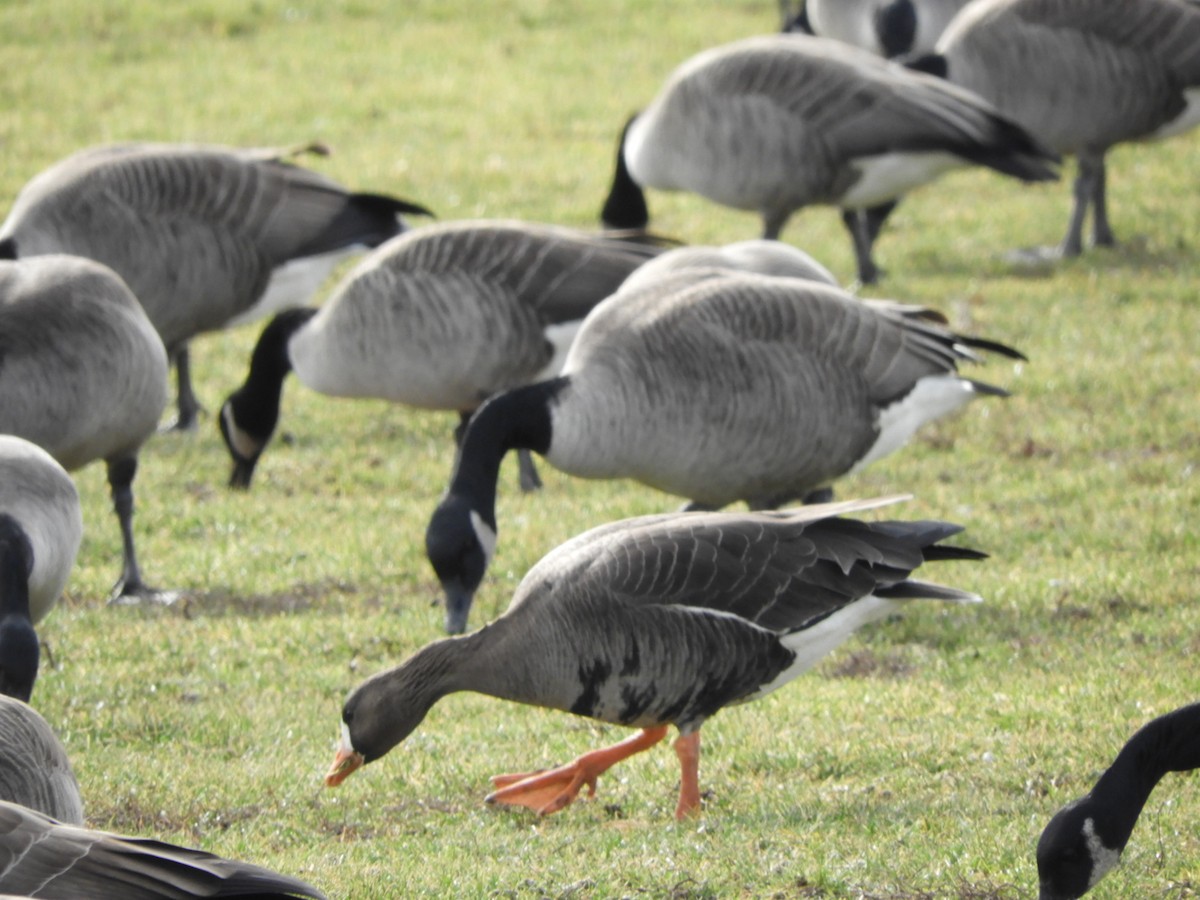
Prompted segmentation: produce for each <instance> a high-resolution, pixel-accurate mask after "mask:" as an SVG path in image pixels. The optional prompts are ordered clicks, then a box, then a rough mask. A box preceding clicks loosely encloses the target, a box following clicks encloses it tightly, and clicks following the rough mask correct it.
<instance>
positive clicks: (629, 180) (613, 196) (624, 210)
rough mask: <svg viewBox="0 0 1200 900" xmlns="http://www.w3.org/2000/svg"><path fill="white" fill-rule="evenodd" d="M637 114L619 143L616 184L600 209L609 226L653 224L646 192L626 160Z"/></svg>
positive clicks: (630, 119) (631, 118)
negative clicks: (628, 142)
mask: <svg viewBox="0 0 1200 900" xmlns="http://www.w3.org/2000/svg"><path fill="white" fill-rule="evenodd" d="M636 119H637V116H636V115H634V116H631V117H630V118H629V120H628V121H627V122H626V123H625V127H624V128H622V129H621V139H620V141H618V143H617V164H616V170H615V171H614V172H613V182H612V187H611V188H610V189H609V192H608V197H607V199H606V200H605V201H604V208H603V209H602V210H601V211H600V221H601V223H603V224H604V226H605V227H606V228H631V229H640V228H645V227H646V226H647V225H648V224H649V223H650V210H649V208H648V207H647V206H646V192H645V191H643V190H642V189H641V187H640V186H639V185H638V183H637V182H636V181H634V180H633V175H631V174H630V172H629V166H628V165H627V164H626V162H625V140H626V138H627V137H628V136H629V129H630V128H631V127H633V123H634V121H635V120H636Z"/></svg>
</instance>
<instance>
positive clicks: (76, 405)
mask: <svg viewBox="0 0 1200 900" xmlns="http://www.w3.org/2000/svg"><path fill="white" fill-rule="evenodd" d="M166 403H167V355H166V351H165V350H164V349H163V344H162V341H161V340H160V339H159V336H158V332H156V331H155V330H154V326H153V325H151V324H150V320H149V319H148V318H147V317H146V313H145V311H144V310H143V309H142V307H141V305H140V304H139V303H138V301H137V299H136V298H135V297H134V296H133V294H132V293H131V292H130V290H129V288H128V287H127V286H126V285H125V283H124V282H123V281H122V280H121V279H120V278H118V277H117V276H116V275H115V274H114V273H113V272H112V271H111V270H110V269H108V268H106V267H105V266H102V265H100V264H99V263H95V262H92V261H91V260H87V259H84V258H82V257H77V256H35V257H30V258H29V259H22V260H16V261H9V260H0V433H2V434H12V435H18V436H20V437H23V438H25V439H26V440H29V441H31V442H33V443H35V444H37V445H38V446H40V447H42V448H44V449H45V450H46V451H47V452H48V453H49V454H50V455H51V456H53V457H54V458H55V459H56V460H58V462H59V463H60V464H61V465H62V466H63V467H64V468H65V469H67V470H68V471H73V470H75V469H78V468H80V467H81V466H84V465H86V464H87V463H89V462H92V461H93V460H97V459H102V460H104V462H105V464H106V466H107V468H108V482H109V486H110V488H111V490H112V499H113V508H114V510H115V512H116V514H117V521H118V523H119V524H120V528H121V538H122V544H123V550H124V552H123V564H122V570H121V576H120V578H119V579H118V580H117V583H116V585H115V586H114V588H113V591H112V594H111V596H110V600H112V601H120V602H138V601H142V600H151V601H168V600H170V599H172V597H173V596H174V595H173V594H172V593H170V592H162V591H157V590H155V589H154V588H151V587H149V586H148V585H147V584H146V583H145V581H144V580H143V579H142V573H141V568H140V566H139V564H138V560H137V554H136V552H135V549H134V540H133V479H134V476H135V475H136V473H137V466H138V451H139V450H140V448H141V446H142V444H143V443H144V442H145V441H146V440H147V439H148V438H149V437H150V436H151V435H152V434H154V431H155V429H156V428H157V425H158V421H159V418H160V417H161V416H162V412H163V409H164V407H165V406H166ZM34 550H35V553H36V552H37V550H38V547H37V546H36V545H35V547H34Z"/></svg>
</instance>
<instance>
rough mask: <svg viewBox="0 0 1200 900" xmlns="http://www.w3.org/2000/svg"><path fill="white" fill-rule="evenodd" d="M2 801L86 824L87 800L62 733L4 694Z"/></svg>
mask: <svg viewBox="0 0 1200 900" xmlns="http://www.w3.org/2000/svg"><path fill="white" fill-rule="evenodd" d="M0 800H6V801H9V802H11V803H17V804H20V805H21V806H27V807H29V808H30V809H35V810H37V811H39V812H42V813H45V814H46V815H48V816H51V817H53V818H55V819H58V820H59V821H61V822H67V823H69V824H73V825H79V824H82V823H83V799H82V797H81V796H80V793H79V783H78V782H77V781H76V780H75V774H74V772H72V771H71V763H70V761H69V760H68V759H67V753H66V750H64V749H63V746H62V744H61V743H60V742H59V740H58V737H57V735H55V734H54V732H53V730H52V729H51V728H50V726H49V725H48V724H47V723H46V720H45V719H43V718H42V717H41V716H40V715H38V713H37V712H36V711H35V710H34V709H33V708H32V707H29V706H27V705H26V704H24V703H22V702H21V701H19V700H14V699H12V698H11V697H0Z"/></svg>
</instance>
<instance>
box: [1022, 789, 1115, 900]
mask: <svg viewBox="0 0 1200 900" xmlns="http://www.w3.org/2000/svg"><path fill="white" fill-rule="evenodd" d="M1096 806H1097V804H1096V803H1095V802H1093V800H1092V798H1091V797H1090V796H1089V797H1084V798H1083V799H1081V800H1076V801H1075V802H1074V803H1071V804H1068V805H1067V806H1064V807H1063V808H1062V809H1061V810H1059V811H1058V813H1056V814H1055V816H1054V818H1052V819H1051V820H1050V822H1049V824H1048V825H1046V829H1045V831H1043V832H1042V836H1041V838H1040V839H1039V840H1038V845H1037V867H1038V884H1039V887H1038V898H1039V900H1075V898H1077V897H1082V896H1083V895H1084V894H1086V893H1087V892H1088V891H1089V890H1091V888H1092V887H1093V886H1095V884H1096V883H1097V882H1098V881H1099V880H1100V879H1101V878H1103V877H1104V876H1105V875H1106V874H1108V872H1109V871H1110V870H1111V869H1112V868H1113V867H1114V866H1115V865H1116V864H1117V863H1118V862H1119V861H1120V859H1121V851H1122V850H1124V848H1125V843H1124V841H1122V840H1120V838H1117V837H1114V836H1113V835H1108V834H1105V833H1104V831H1103V823H1104V822H1105V821H1106V817H1105V816H1104V815H1103V814H1102V812H1101V811H1100V810H1098V809H1097V808H1096ZM1097 823H1101V824H1100V825H1099V826H1098V825H1097Z"/></svg>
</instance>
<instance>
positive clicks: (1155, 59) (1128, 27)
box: [936, 0, 1200, 255]
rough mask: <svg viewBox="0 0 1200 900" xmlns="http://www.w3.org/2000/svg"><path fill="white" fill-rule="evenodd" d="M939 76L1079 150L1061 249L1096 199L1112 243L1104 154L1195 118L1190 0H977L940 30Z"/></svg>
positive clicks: (1196, 30)
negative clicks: (941, 72) (942, 69)
mask: <svg viewBox="0 0 1200 900" xmlns="http://www.w3.org/2000/svg"><path fill="white" fill-rule="evenodd" d="M936 51H937V54H938V55H939V56H940V57H941V58H942V59H944V63H945V69H946V77H947V78H949V79H950V80H951V81H952V82H954V83H955V84H959V85H961V86H963V87H965V88H967V89H968V90H971V91H974V92H976V93H977V94H979V95H980V96H982V97H984V98H985V99H986V100H988V101H989V102H990V103H992V104H993V105H994V106H995V107H996V108H997V109H999V110H1000V111H1001V113H1003V114H1004V115H1006V116H1008V117H1010V118H1011V119H1012V120H1013V121H1015V122H1017V123H1019V124H1020V125H1022V126H1024V127H1025V128H1026V129H1027V130H1028V131H1029V132H1030V133H1031V134H1033V135H1034V136H1035V137H1036V138H1037V139H1038V140H1040V141H1042V142H1043V143H1044V144H1046V145H1047V146H1049V147H1050V148H1051V149H1053V150H1055V151H1056V152H1058V153H1062V154H1074V155H1076V156H1078V158H1079V166H1080V172H1079V178H1078V180H1077V182H1076V186H1075V208H1074V211H1073V213H1072V218H1071V224H1070V227H1069V229H1068V233H1067V237H1066V239H1065V241H1064V243H1063V251H1064V252H1065V253H1066V254H1068V255H1074V254H1078V253H1079V252H1080V250H1081V247H1082V243H1083V238H1082V230H1083V226H1084V217H1085V215H1086V212H1087V209H1088V207H1089V206H1092V207H1093V208H1094V209H1095V215H1096V222H1095V238H1096V242H1097V243H1098V244H1110V243H1112V242H1113V236H1112V232H1111V228H1110V226H1109V224H1108V217H1107V212H1106V209H1105V172H1104V156H1105V153H1106V152H1107V151H1108V149H1109V148H1111V147H1112V146H1114V145H1116V144H1118V143H1121V142H1124V141H1135V140H1146V139H1155V138H1160V137H1165V136H1169V135H1171V134H1177V133H1179V132H1180V131H1183V130H1186V129H1187V128H1190V127H1193V126H1194V125H1196V124H1197V123H1198V122H1200V6H1197V5H1196V4H1195V3H1186V2H1183V0H1127V2H1123V3H1113V2H1109V0H975V2H973V3H971V4H970V5H969V6H968V7H967V8H966V9H965V10H964V11H963V13H962V15H960V16H959V17H958V18H956V19H955V21H954V22H953V23H952V25H951V27H949V28H948V29H947V30H946V32H945V33H944V34H943V35H942V37H941V39H940V40H939V41H938V44H937V47H936Z"/></svg>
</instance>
